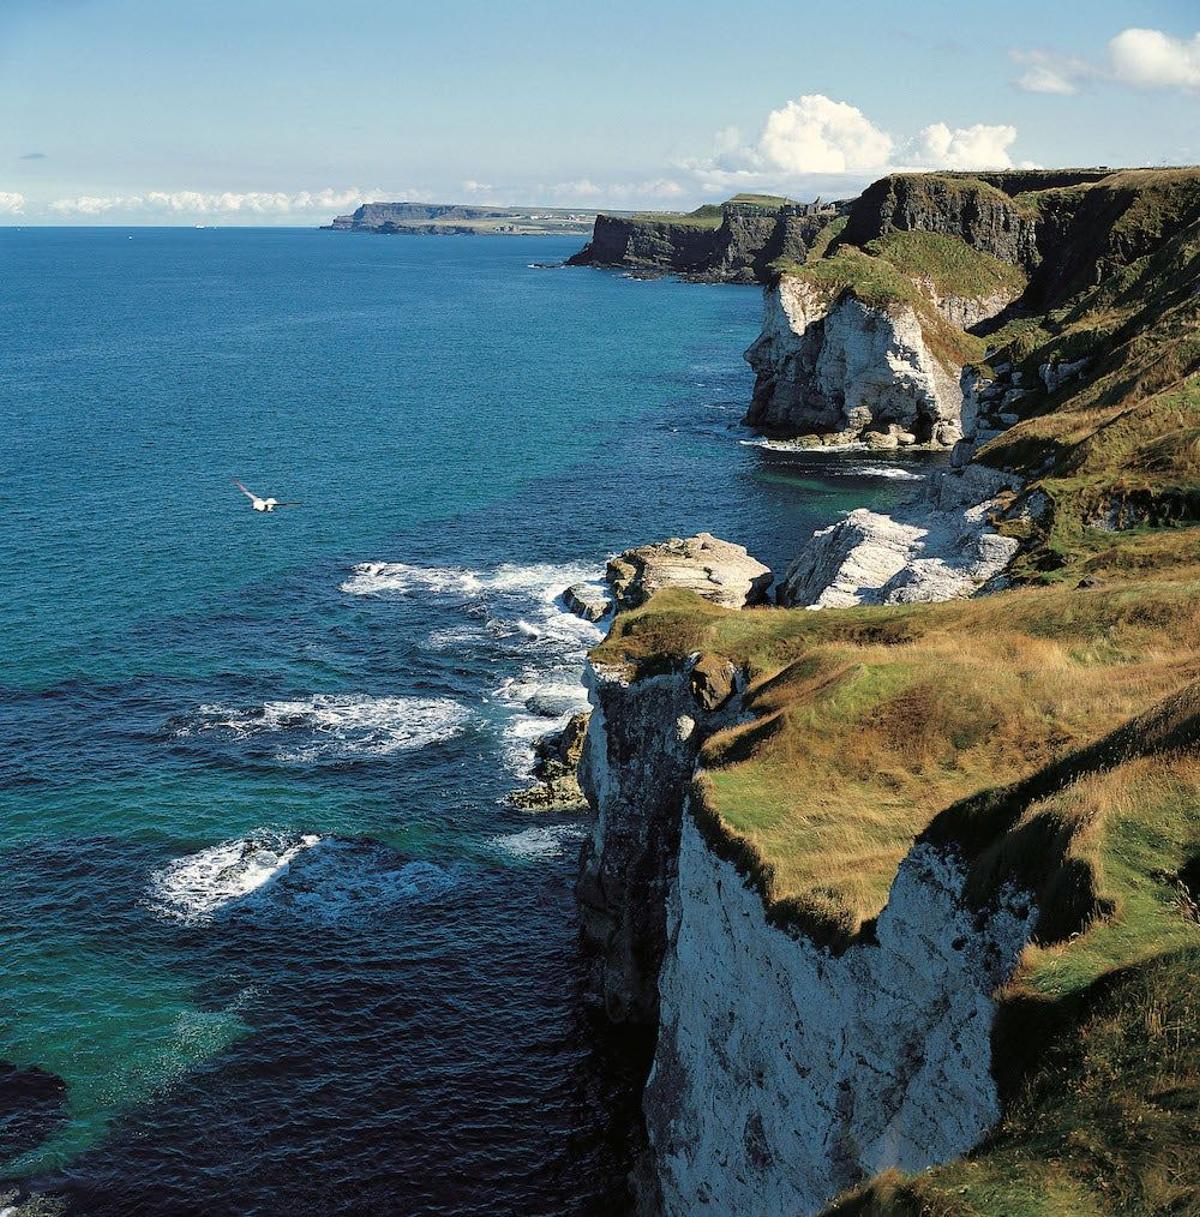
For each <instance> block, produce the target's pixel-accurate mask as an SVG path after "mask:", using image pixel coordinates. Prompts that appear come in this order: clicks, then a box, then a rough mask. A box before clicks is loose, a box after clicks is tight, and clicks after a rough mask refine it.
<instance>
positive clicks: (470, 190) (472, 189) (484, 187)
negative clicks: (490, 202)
mask: <svg viewBox="0 0 1200 1217" xmlns="http://www.w3.org/2000/svg"><path fill="white" fill-rule="evenodd" d="M462 188H463V190H464V191H465V192H466V193H467V194H490V193H491V191H492V188H491V186H489V185H488V183H487V182H477V181H476V180H475V179H474V178H473V177H469V178H467V180H466V181H465V182H463V184H462Z"/></svg>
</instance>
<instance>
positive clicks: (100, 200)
mask: <svg viewBox="0 0 1200 1217" xmlns="http://www.w3.org/2000/svg"><path fill="white" fill-rule="evenodd" d="M386 197H387V195H386V193H385V192H384V191H382V190H359V189H358V187H356V186H352V187H350V188H349V189H347V190H336V189H333V188H327V189H325V190H316V191H311V190H301V191H299V192H296V193H289V192H287V191H282V190H280V191H273V190H251V191H244V192H242V191H233V190H222V191H216V192H214V191H204V190H148V191H146V192H145V193H144V194H111V195H90V194H85V195H78V196H76V197H74V198H62V199H55V200H54V201H53V202H52V203H51V204H50V210H51V211H53V212H56V213H57V214H59V215H63V216H70V215H79V216H99V215H104V214H106V213H108V212H128V213H136V214H156V213H157V214H173V215H190V216H237V215H246V216H288V215H300V214H303V213H306V212H314V211H321V212H326V211H340V210H342V209H344V208H347V207H357V206H358V205H359V204H360V203H365V202H369V201H371V200H379V199H383V198H386Z"/></svg>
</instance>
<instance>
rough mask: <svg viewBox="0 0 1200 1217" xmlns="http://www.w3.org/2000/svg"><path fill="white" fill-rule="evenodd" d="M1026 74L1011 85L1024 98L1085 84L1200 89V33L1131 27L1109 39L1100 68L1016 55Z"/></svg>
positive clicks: (1041, 52) (1041, 53)
mask: <svg viewBox="0 0 1200 1217" xmlns="http://www.w3.org/2000/svg"><path fill="white" fill-rule="evenodd" d="M1012 57H1013V59H1014V60H1015V61H1016V62H1017V63H1021V64H1025V65H1026V68H1025V71H1024V72H1023V73H1022V74H1021V75H1020V76H1018V77H1017V79H1016V80H1015V81H1013V83H1014V84H1015V85H1016V86H1017V88H1019V89H1023V90H1025V92H1027V93H1060V94H1071V93H1078V92H1079V86H1080V85H1081V84H1082V83H1083V82H1085V81H1088V80H1107V81H1109V82H1110V83H1113V84H1123V85H1130V86H1132V87H1133V88H1138V89H1200V33H1197V34H1194V35H1193V36H1192V37H1191V38H1175V37H1173V36H1172V35H1170V34H1164V33H1163V32H1162V30H1145V29H1137V28H1130V29H1127V30H1122V31H1121V32H1120V33H1119V34H1118V35H1117V36H1116V37H1115V38H1111V39H1110V40H1109V43H1108V47H1107V51H1106V62H1105V63H1104V64H1096V63H1089V62H1088V61H1087V60H1086V59H1080V58H1079V57H1078V56H1075V55H1064V54H1062V53H1061V52H1058V51H1050V50H1045V49H1037V50H1026V51H1014V52H1013V53H1012Z"/></svg>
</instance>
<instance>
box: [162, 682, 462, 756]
mask: <svg viewBox="0 0 1200 1217" xmlns="http://www.w3.org/2000/svg"><path fill="white" fill-rule="evenodd" d="M470 717H471V712H470V710H469V709H468V708H467V707H466V706H464V705H461V704H460V703H459V702H456V701H453V700H451V699H450V698H444V697H434V698H427V697H367V696H362V695H342V694H334V693H316V694H313V695H312V696H310V697H304V698H294V699H288V700H280V701H269V702H266V703H264V704H263V705H262V706H258V707H252V708H249V709H242V708H237V707H230V706H223V705H215V704H210V705H203V706H201V707H200V708H199V710H198V711H197V713H196V715H195V716H193V717H192V718H190V719H189V720H187V721H185V722H184V723H183V724H182V725H180V726H179V727H177V729H176V732H175V734H176V735H177V736H187V735H191V734H195V733H197V732H205V731H217V732H227V733H229V734H231V735H233V736H235V737H244V736H253V735H279V736H280V737H281V740H280V743H279V746H278V747H277V749H276V752H275V755H276V758H277V759H278V760H281V761H284V762H295V763H313V762H321V761H331V760H332V761H337V760H345V759H354V758H358V757H370V756H387V755H389V754H391V753H394V752H402V751H408V750H410V749H417V748H424V747H427V746H428V745H430V744H435V743H439V742H441V741H443V740H447V739H450V738H452V737H453V736H455V735H457V734H459V733H460V732H461V731H462V730H463V728H464V727H465V726H466V724H467V722H468V721H469V720H470Z"/></svg>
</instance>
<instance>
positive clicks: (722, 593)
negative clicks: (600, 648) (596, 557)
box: [605, 532, 774, 609]
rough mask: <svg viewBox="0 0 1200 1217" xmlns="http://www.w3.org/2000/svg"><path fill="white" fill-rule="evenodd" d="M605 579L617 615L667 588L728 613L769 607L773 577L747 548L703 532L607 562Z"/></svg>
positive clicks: (673, 539)
mask: <svg viewBox="0 0 1200 1217" xmlns="http://www.w3.org/2000/svg"><path fill="white" fill-rule="evenodd" d="M605 578H606V579H607V580H608V582H609V584H610V585H611V587H612V589H613V595H614V597H615V598H616V602H617V608H618V609H632V608H637V607H638V606H639V605H642V604H645V602H646V601H647V600H649V599H650V597H651V595H653V593H654V592H656V591H658V590H659V589H660V588H663V587H681V588H685V589H686V590H688V591H693V592H696V593H697V595H700V596H703V597H704V598H705V599H706V600H711V601H712V602H713V603H714V604H720V605H722V606H723V607H725V608H745V607H746V606H747V605H751V604H762V603H764V602H765V600H766V598H767V589H768V588H769V587H770V586H771V583H772V580H773V578H774V576H773V575H772V574H771V571H770V568H769V567H766V566H764V565H763V564H762V563H761V562H759V561H758V559H757V558H752V557H751V556H750V554H748V553H747V552H746V547H745V546H744V545H734V544H733V543H732V542H730V541H722V540H720V539H719V538H717V537H714V536H713V535H712V533H708V532H701V533H697V534H696V536H694V537H688V538H686V539H683V538H680V537H671V538H670V539H669V540H666V541H660V542H657V543H655V544H653V545H641V546H638V547H637V548H636V549H627V550H626V551H625V552H624V553H623V554H618V555H617V556H616V557H615V558H613V559H612V560H611V561H610V562H609V564H608V571H607V572H606V574H605Z"/></svg>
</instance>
